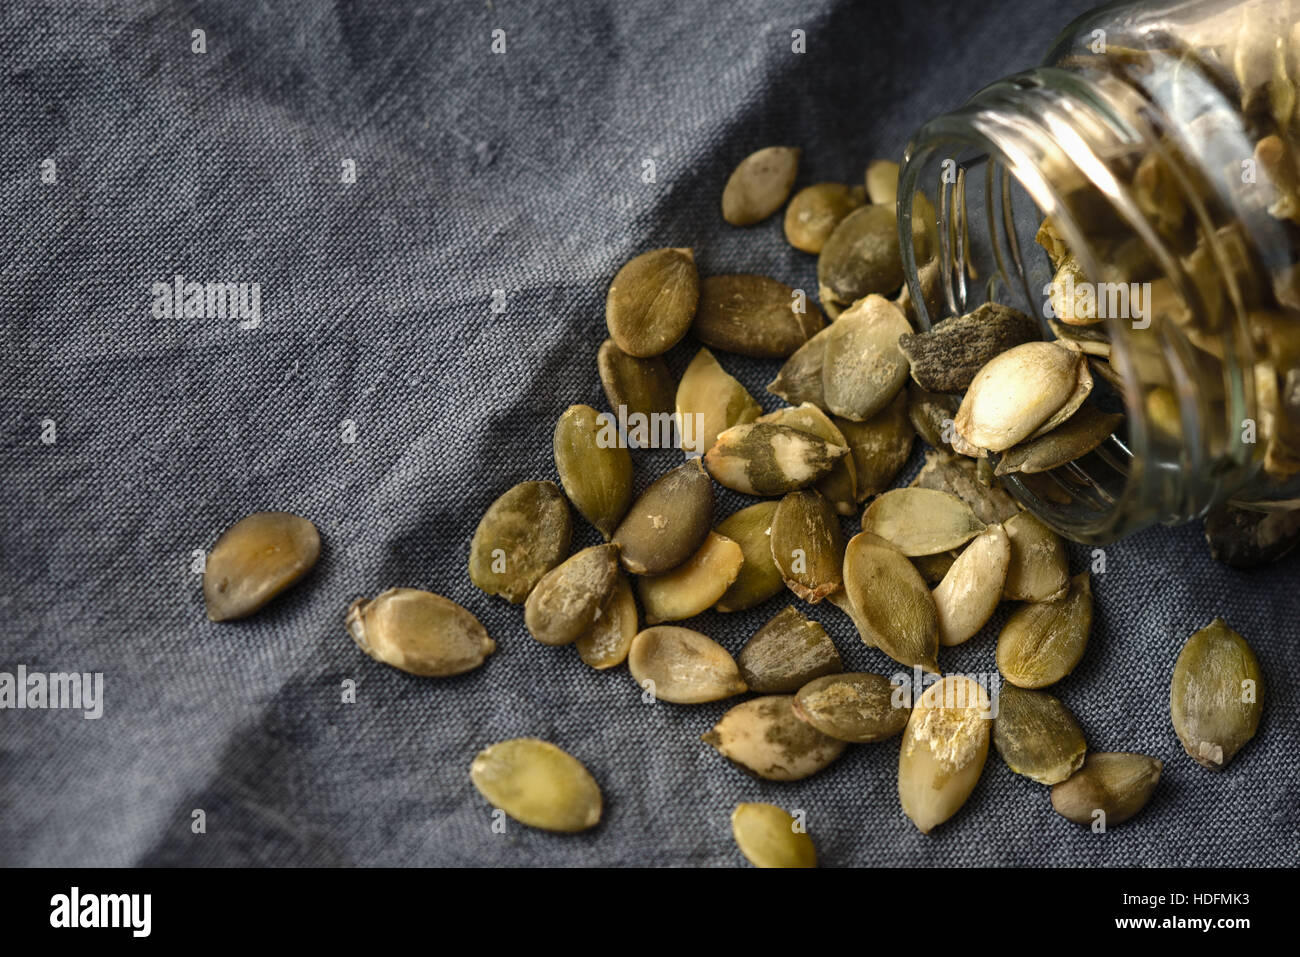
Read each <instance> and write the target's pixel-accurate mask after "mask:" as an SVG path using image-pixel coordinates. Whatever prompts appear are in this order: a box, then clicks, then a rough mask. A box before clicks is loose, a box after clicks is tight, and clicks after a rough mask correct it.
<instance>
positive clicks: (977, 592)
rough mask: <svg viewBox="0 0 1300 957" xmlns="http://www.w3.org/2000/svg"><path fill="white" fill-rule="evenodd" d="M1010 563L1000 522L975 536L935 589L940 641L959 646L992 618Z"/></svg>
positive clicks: (947, 644) (1006, 541)
mask: <svg viewBox="0 0 1300 957" xmlns="http://www.w3.org/2000/svg"><path fill="white" fill-rule="evenodd" d="M1010 564H1011V541H1010V539H1008V538H1007V533H1006V532H1005V531H1003V529H1002V526H1000V525H991V526H989V527H988V528H986V529H984V531H982V532H980V533H979V534H978V535H976V536H975V537H974V538H973V539H972V540H971V542H970V544H969V545H967V546H966V548H965V550H964V551H963V552H962V553H961V557H960V558H958V559H957V560H956V561H955V562H953V564H952V568H950V569H949V570H948V574H946V575H944V576H943V581H941V582H940V583H939V586H938V587H937V588H935V590H934V605H935V607H936V608H937V609H938V610H939V644H941V645H944V646H946V647H951V646H953V645H960V644H961V643H962V642H963V641H966V640H967V639H969V638H971V637H973V636H974V635H975V634H976V633H977V632H978V631H979V630H980V629H981V628H983V627H984V625H985V623H986V622H988V620H989V619H990V618H992V617H993V612H994V611H995V610H996V609H997V607H998V602H1000V601H1001V600H1002V586H1003V584H1004V583H1005V582H1006V578H1007V566H1008V565H1010Z"/></svg>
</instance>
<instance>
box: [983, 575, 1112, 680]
mask: <svg viewBox="0 0 1300 957" xmlns="http://www.w3.org/2000/svg"><path fill="white" fill-rule="evenodd" d="M1091 629H1092V582H1091V579H1090V577H1089V575H1088V573H1087V572H1080V573H1079V574H1078V575H1075V576H1074V578H1072V579H1070V590H1069V591H1067V592H1066V593H1065V595H1064V596H1063V597H1061V598H1056V599H1053V600H1052V601H1041V602H1036V603H1035V604H1032V605H1022V606H1021V607H1020V608H1017V609H1016V610H1015V611H1014V612H1012V614H1011V617H1010V618H1009V619H1007V623H1006V624H1005V625H1004V626H1003V627H1002V633H1001V634H1000V635H998V648H997V660H998V670H999V671H1001V672H1002V676H1003V677H1004V678H1006V679H1007V680H1008V681H1010V682H1011V683H1012V684H1013V685H1018V686H1019V687H1021V688H1046V687H1047V686H1048V685H1052V684H1056V682H1058V681H1060V680H1061V679H1062V678H1064V677H1065V676H1066V675H1068V674H1069V673H1070V672H1071V671H1073V670H1074V667H1075V665H1077V664H1078V663H1079V659H1080V658H1082V657H1083V651H1084V649H1085V648H1087V647H1088V633H1089V632H1090V631H1091Z"/></svg>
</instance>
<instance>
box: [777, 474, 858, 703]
mask: <svg viewBox="0 0 1300 957" xmlns="http://www.w3.org/2000/svg"><path fill="white" fill-rule="evenodd" d="M771 541H772V560H773V561H774V562H776V567H777V568H779V569H780V570H781V576H782V578H783V579H784V580H785V583H786V585H787V586H789V588H790V590H791V591H792V592H794V593H795V594H796V595H798V596H799V597H800V598H802V599H803V600H804V601H806V602H809V603H810V604H814V605H815V604H816V603H817V602H819V601H821V600H822V599H823V598H825V597H826V596H827V595H829V594H831V593H832V592H836V591H839V589H840V586H841V585H842V584H843V582H844V576H843V568H844V533H843V532H842V531H841V530H840V520H839V518H838V516H836V514H835V510H834V509H833V508H831V505H830V503H829V502H827V501H826V499H825V498H823V497H822V496H821V495H820V494H819V493H818V492H815V491H812V490H806V491H802V492H790V493H789V494H788V495H786V496H785V498H783V499H781V504H780V505H779V506H777V509H776V515H775V516H774V517H773V519H772V533H771ZM791 690H793V689H791Z"/></svg>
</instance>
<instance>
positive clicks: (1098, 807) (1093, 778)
mask: <svg viewBox="0 0 1300 957" xmlns="http://www.w3.org/2000/svg"><path fill="white" fill-rule="evenodd" d="M1163 768H1164V765H1163V764H1162V763H1161V762H1160V761H1159V760H1157V759H1156V758H1151V757H1147V755H1145V754H1128V753H1124V752H1116V751H1103V752H1100V753H1095V754H1090V755H1088V756H1087V758H1085V759H1084V762H1083V767H1082V768H1080V769H1079V770H1078V771H1076V772H1074V774H1073V775H1071V776H1070V777H1069V778H1068V779H1066V780H1065V781H1062V782H1061V783H1060V784H1057V785H1054V786H1053V787H1052V808H1053V809H1054V810H1055V811H1056V813H1057V814H1059V815H1061V817H1063V818H1066V819H1068V820H1071V821H1073V822H1074V823H1075V824H1086V825H1090V826H1094V825H1096V824H1097V823H1101V824H1102V825H1103V826H1105V827H1109V826H1110V825H1112V824H1123V823H1124V822H1125V821H1127V820H1128V819H1129V818H1131V817H1132V816H1133V815H1134V814H1136V813H1137V812H1138V811H1140V810H1142V808H1144V807H1145V806H1146V803H1147V801H1149V800H1151V794H1152V792H1153V791H1155V789H1156V784H1157V783H1159V781H1160V772H1161V770H1162V769H1163ZM1099 811H1100V812H1102V816H1099V815H1098V813H1097V812H1099Z"/></svg>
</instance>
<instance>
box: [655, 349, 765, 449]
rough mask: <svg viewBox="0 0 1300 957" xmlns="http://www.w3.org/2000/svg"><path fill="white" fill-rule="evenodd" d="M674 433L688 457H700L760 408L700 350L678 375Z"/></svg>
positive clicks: (752, 417) (749, 419)
mask: <svg viewBox="0 0 1300 957" xmlns="http://www.w3.org/2000/svg"><path fill="white" fill-rule="evenodd" d="M676 406H677V432H678V434H679V435H680V436H681V441H682V449H683V450H685V452H686V453H687V454H688V455H691V454H695V455H703V454H704V453H705V452H707V451H708V450H709V449H711V448H712V447H713V443H714V442H716V441H717V440H718V435H719V434H720V433H722V432H725V431H726V430H727V429H729V428H731V427H732V426H735V425H742V424H743V423H746V422H753V421H754V420H755V419H757V418H758V417H759V415H761V414H762V412H763V408H762V406H760V405H759V404H758V403H757V402H755V401H754V397H753V396H752V395H750V394H749V393H748V392H747V391H746V390H745V387H744V386H743V385H741V384H740V383H739V382H738V381H736V379H735V378H734V377H733V376H730V375H728V374H727V372H726V370H725V369H723V368H722V366H720V365H719V364H718V360H717V359H715V358H714V357H713V353H712V352H710V351H709V350H708V349H701V350H700V351H699V352H698V353H697V354H696V356H695V358H694V359H692V360H691V364H690V365H688V366H687V367H686V371H685V372H684V373H682V381H681V382H680V383H679V384H678V386H677V400H676Z"/></svg>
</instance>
